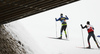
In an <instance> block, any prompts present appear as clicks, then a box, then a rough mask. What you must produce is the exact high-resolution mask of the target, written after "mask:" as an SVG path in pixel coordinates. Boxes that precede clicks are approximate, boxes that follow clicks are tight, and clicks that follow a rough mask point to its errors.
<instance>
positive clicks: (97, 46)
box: [92, 34, 99, 48]
mask: <svg viewBox="0 0 100 54" xmlns="http://www.w3.org/2000/svg"><path fill="white" fill-rule="evenodd" d="M92 37H93V39H94V41H95V43H96V45H97V47H98V48H99V45H98V43H97V41H96V38H95V35H94V34H93V36H92Z"/></svg>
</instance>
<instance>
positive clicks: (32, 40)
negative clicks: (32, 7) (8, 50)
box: [6, 0, 100, 54]
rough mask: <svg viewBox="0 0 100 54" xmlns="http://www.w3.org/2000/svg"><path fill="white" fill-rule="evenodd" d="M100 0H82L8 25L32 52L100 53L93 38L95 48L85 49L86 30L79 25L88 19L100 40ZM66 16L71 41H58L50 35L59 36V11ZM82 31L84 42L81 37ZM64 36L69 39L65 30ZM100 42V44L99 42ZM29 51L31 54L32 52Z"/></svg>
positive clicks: (50, 53) (61, 53)
mask: <svg viewBox="0 0 100 54" xmlns="http://www.w3.org/2000/svg"><path fill="white" fill-rule="evenodd" d="M99 5H100V0H81V1H78V2H75V3H71V4H69V5H64V6H61V7H58V8H55V9H52V10H49V11H45V12H42V13H39V14H36V15H33V16H29V17H26V18H24V19H20V20H17V21H14V22H11V23H8V24H6V25H7V26H8V30H9V29H10V30H9V31H13V33H15V34H16V35H17V38H18V39H19V40H20V41H21V42H23V43H24V45H26V46H27V47H26V48H28V49H30V51H31V52H32V53H33V54H100V49H98V48H97V46H96V44H95V42H94V40H93V38H91V39H90V43H91V47H92V48H93V49H83V48H80V47H84V45H83V42H84V44H85V47H87V46H88V44H87V36H88V33H87V30H86V29H84V30H81V27H80V24H83V25H85V24H86V22H87V21H90V22H91V25H93V27H94V28H95V36H96V39H97V41H98V43H99V42H100V38H99V37H97V35H100V15H99V14H100V7H99ZM61 13H63V14H64V16H65V15H67V16H68V17H69V20H67V24H68V26H67V33H68V40H57V39H51V38H49V37H56V32H57V37H59V36H60V28H61V22H56V21H55V18H59V17H60V14H61ZM82 32H83V37H84V41H83V38H82ZM63 39H66V38H65V36H64V33H63ZM99 45H100V43H99ZM32 53H29V54H32Z"/></svg>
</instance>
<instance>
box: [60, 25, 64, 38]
mask: <svg viewBox="0 0 100 54" xmlns="http://www.w3.org/2000/svg"><path fill="white" fill-rule="evenodd" d="M63 29H64V27H63V26H62V27H61V31H60V37H59V39H62V32H63Z"/></svg>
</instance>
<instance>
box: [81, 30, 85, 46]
mask: <svg viewBox="0 0 100 54" xmlns="http://www.w3.org/2000/svg"><path fill="white" fill-rule="evenodd" d="M81 32H82V39H83V46H84V47H85V44H84V37H83V30H82V28H81Z"/></svg>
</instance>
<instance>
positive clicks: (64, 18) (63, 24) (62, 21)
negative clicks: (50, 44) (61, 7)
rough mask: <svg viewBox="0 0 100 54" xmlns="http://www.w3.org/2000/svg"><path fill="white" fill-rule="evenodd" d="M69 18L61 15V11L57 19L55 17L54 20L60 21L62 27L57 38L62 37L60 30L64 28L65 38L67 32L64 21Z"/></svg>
mask: <svg viewBox="0 0 100 54" xmlns="http://www.w3.org/2000/svg"><path fill="white" fill-rule="evenodd" d="M68 19H69V18H68V17H67V16H66V17H63V14H62V13H61V16H60V18H59V19H57V18H55V20H56V21H61V23H62V27H61V31H60V37H59V38H58V39H62V32H63V30H64V32H65V36H66V38H67V33H66V27H67V23H66V20H68Z"/></svg>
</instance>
